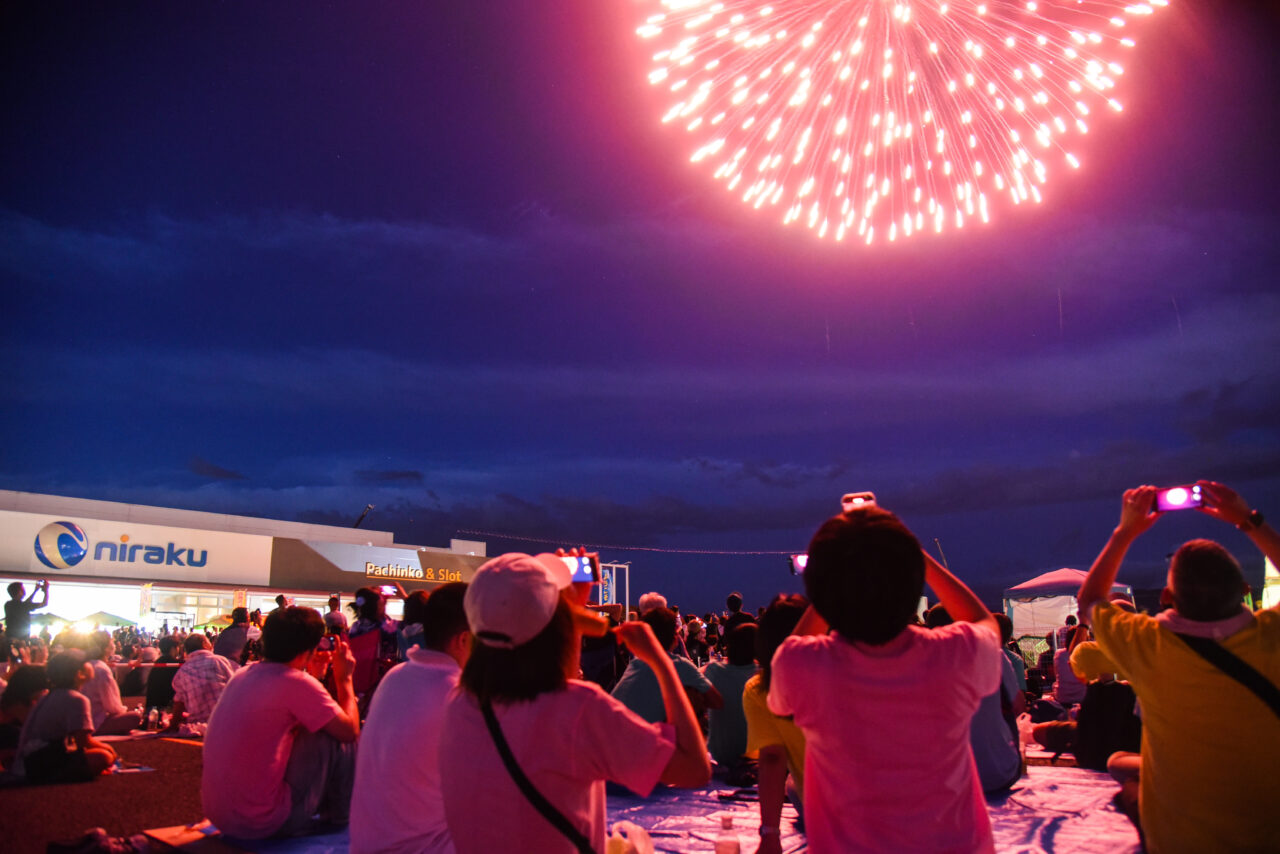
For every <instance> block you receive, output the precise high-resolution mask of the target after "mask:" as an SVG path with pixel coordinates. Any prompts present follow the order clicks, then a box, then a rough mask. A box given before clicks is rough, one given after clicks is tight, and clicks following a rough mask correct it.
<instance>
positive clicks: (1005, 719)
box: [925, 605, 1027, 795]
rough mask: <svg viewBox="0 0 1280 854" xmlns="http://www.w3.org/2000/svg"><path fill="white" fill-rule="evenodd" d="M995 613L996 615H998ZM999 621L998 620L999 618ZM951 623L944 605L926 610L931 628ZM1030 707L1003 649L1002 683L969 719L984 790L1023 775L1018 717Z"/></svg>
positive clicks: (1003, 786) (997, 789) (994, 789)
mask: <svg viewBox="0 0 1280 854" xmlns="http://www.w3.org/2000/svg"><path fill="white" fill-rule="evenodd" d="M991 616H992V617H993V618H994V617H995V616H996V615H995V614H992V615H991ZM996 622H997V624H998V623H999V620H997V621H996ZM951 624H952V620H951V615H950V614H948V613H947V609H946V608H944V607H943V606H942V605H934V606H933V607H932V608H930V609H929V611H928V613H926V614H925V625H927V626H928V627H929V628H931V629H937V628H941V627H942V626H949V625H951ZM1026 708H1027V698H1026V695H1025V694H1023V693H1022V692H1021V691H1019V690H1018V680H1017V679H1016V678H1015V676H1014V673H1013V665H1012V664H1010V662H1009V659H1008V657H1007V656H1005V655H1004V653H1003V651H1001V654H1000V684H999V685H998V686H997V687H996V690H994V691H992V692H991V693H990V694H988V695H986V696H985V697H983V698H982V702H981V703H979V704H978V711H977V712H975V713H974V715H973V720H971V721H970V722H969V747H970V748H972V750H973V761H974V763H975V764H976V765H977V766H978V780H979V781H980V782H981V783H982V791H983V794H987V795H995V794H999V793H1000V792H1005V791H1008V790H1009V789H1010V788H1012V787H1013V784H1014V783H1016V782H1017V781H1018V779H1019V778H1020V777H1022V773H1023V770H1024V768H1023V764H1022V751H1021V750H1020V749H1019V747H1018V724H1017V720H1018V715H1020V714H1022V713H1023V712H1024V711H1026ZM1011 721H1012V726H1010V723H1011Z"/></svg>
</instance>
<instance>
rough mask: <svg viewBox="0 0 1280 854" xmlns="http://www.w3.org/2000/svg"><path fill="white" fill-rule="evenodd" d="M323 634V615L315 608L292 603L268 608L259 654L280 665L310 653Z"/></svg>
mask: <svg viewBox="0 0 1280 854" xmlns="http://www.w3.org/2000/svg"><path fill="white" fill-rule="evenodd" d="M322 637H324V617H321V616H320V612H319V611H317V610H316V609H315V608H304V607H302V606H299V605H292V606H290V607H288V608H281V609H280V610H279V611H272V612H271V614H270V615H269V616H268V617H267V621H266V623H265V624H264V625H263V627H262V657H263V658H264V659H266V660H267V661H275V662H278V663H281V664H284V663H288V662H290V661H293V660H294V659H295V658H297V657H298V656H299V655H302V653H304V652H310V651H311V650H313V649H315V648H316V647H317V646H318V645H319V644H320V638H322Z"/></svg>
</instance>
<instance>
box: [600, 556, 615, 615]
mask: <svg viewBox="0 0 1280 854" xmlns="http://www.w3.org/2000/svg"><path fill="white" fill-rule="evenodd" d="M617 592H618V588H617V585H616V584H615V577H614V570H613V567H611V566H607V565H602V566H601V567H600V604H601V605H612V604H613V603H614V602H616V601H617V595H616V594H617Z"/></svg>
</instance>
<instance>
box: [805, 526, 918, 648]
mask: <svg viewBox="0 0 1280 854" xmlns="http://www.w3.org/2000/svg"><path fill="white" fill-rule="evenodd" d="M804 586H805V592H806V593H808V595H809V600H810V601H811V602H813V606H814V608H816V609H817V611H818V613H819V614H821V615H822V618H823V619H824V620H826V621H827V624H828V625H830V626H831V628H833V629H835V630H836V631H837V632H839V633H840V635H841V636H842V637H844V638H846V639H848V640H854V641H862V642H863V643H868V644H871V645H873V646H877V645H880V644H885V643H888V642H889V641H891V640H893V639H894V638H895V637H897V636H898V634H899V633H900V632H901V631H902V630H903V629H904V628H906V627H907V625H908V624H910V623H911V622H913V621H914V620H915V614H916V607H917V605H918V603H919V601H920V594H921V592H922V591H923V590H924V554H923V553H922V552H921V551H920V542H919V541H918V540H917V539H916V537H915V535H914V534H912V533H911V531H910V530H908V528H907V526H906V525H904V524H902V522H901V520H899V519H898V517H897V516H895V515H894V514H892V513H890V512H889V511H888V510H885V509H883V508H882V507H878V506H875V505H870V506H867V505H864V506H860V507H858V508H856V509H853V510H850V511H848V512H846V513H841V514H840V515H839V516H833V517H832V518H830V519H828V520H827V521H826V522H824V523H823V525H822V527H821V528H819V529H818V532H817V533H816V534H814V535H813V540H812V541H811V542H810V543H809V563H808V565H807V566H806V567H805V571H804Z"/></svg>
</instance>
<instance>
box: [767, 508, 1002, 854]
mask: <svg viewBox="0 0 1280 854" xmlns="http://www.w3.org/2000/svg"><path fill="white" fill-rule="evenodd" d="M808 554H809V563H808V566H807V567H806V568H805V572H804V584H805V590H806V592H807V593H808V595H809V599H810V601H811V602H812V603H813V605H812V606H811V611H812V614H809V615H806V617H805V618H804V619H802V620H801V622H800V624H798V625H797V628H796V634H794V635H793V636H792V637H790V638H788V639H787V640H786V641H785V642H784V643H783V644H782V646H781V647H779V648H778V651H777V653H776V654H775V655H774V657H773V674H772V684H771V685H770V688H769V709H770V711H772V712H773V713H774V714H776V715H783V716H785V715H792V716H794V719H795V723H796V725H797V726H799V727H800V729H801V730H802V731H803V732H804V734H805V739H806V741H807V744H808V751H807V753H806V755H805V794H804V805H805V832H806V835H807V837H808V843H809V850H810V851H813V852H814V854H828V852H847V851H891V852H900V851H993V850H994V841H993V836H992V831H991V821H990V818H989V817H988V816H987V810H986V803H985V802H984V800H983V797H982V787H981V784H980V782H979V779H978V775H977V771H976V768H975V767H974V762H973V754H972V751H971V750H970V747H969V723H970V720H971V719H972V718H973V715H974V713H975V712H976V711H977V710H978V706H979V705H980V704H981V702H982V698H983V697H985V696H987V695H988V694H990V693H991V692H992V691H994V690H996V689H997V688H998V687H999V685H1000V676H1001V662H1002V661H1004V660H1005V659H1004V656H1003V655H1001V654H1000V630H999V628H998V627H997V626H996V621H995V620H994V619H993V618H992V616H991V612H990V611H988V610H987V608H986V606H984V605H983V604H982V601H981V600H980V599H978V597H977V596H975V595H974V594H973V592H972V591H971V590H969V588H968V587H966V586H965V585H964V583H963V582H961V581H960V580H959V579H958V578H956V577H955V576H954V575H952V574H951V573H950V572H949V571H948V570H947V569H945V568H943V567H942V566H941V565H940V564H938V563H937V562H936V561H934V560H933V559H932V558H931V557H929V555H927V554H926V553H925V552H924V551H923V550H922V549H921V548H920V543H919V541H918V540H917V539H916V537H915V535H913V534H912V533H911V531H909V530H908V529H907V527H906V526H905V525H904V524H903V523H902V522H901V521H900V520H899V519H898V517H897V516H895V515H893V514H892V513H890V512H889V511H888V510H885V509H883V508H882V507H879V506H862V507H858V508H856V509H853V510H849V511H847V512H845V513H842V514H840V515H839V516H835V517H833V518H831V519H829V520H827V522H825V523H824V524H823V525H822V527H820V528H819V529H818V532H817V533H816V534H815V535H814V537H813V540H812V541H811V542H810V543H809V550H808ZM926 582H927V583H928V584H929V586H930V587H931V588H932V589H933V592H934V593H935V594H936V595H937V597H938V599H939V601H940V602H941V603H942V605H943V607H945V608H946V609H947V611H948V613H949V614H950V615H951V617H952V618H953V619H955V620H956V622H955V623H953V624H952V625H949V626H943V627H942V628H939V629H935V630H932V631H930V630H928V629H924V628H920V627H918V626H916V625H915V620H916V607H917V603H918V602H919V601H920V596H921V593H922V590H923V586H924V584H925V583H926ZM823 621H825V623H826V624H829V625H830V626H831V628H832V629H833V631H832V632H831V633H830V634H812V632H814V631H815V630H816V629H825V625H823ZM815 624H816V625H815Z"/></svg>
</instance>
